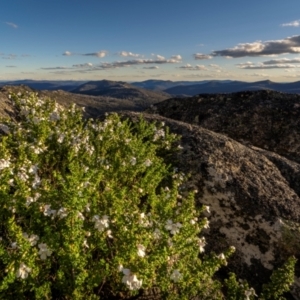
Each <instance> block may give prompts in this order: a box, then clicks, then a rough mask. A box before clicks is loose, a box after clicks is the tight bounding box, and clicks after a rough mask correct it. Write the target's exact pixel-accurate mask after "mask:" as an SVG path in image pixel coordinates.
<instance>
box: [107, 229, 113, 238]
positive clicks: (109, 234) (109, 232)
mask: <svg viewBox="0 0 300 300" xmlns="http://www.w3.org/2000/svg"><path fill="white" fill-rule="evenodd" d="M106 235H107V236H108V237H109V238H110V239H112V238H113V236H112V234H111V230H107V231H106Z"/></svg>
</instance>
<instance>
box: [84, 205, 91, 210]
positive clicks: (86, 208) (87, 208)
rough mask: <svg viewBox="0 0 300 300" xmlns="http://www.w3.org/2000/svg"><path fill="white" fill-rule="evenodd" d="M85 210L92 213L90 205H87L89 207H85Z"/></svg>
mask: <svg viewBox="0 0 300 300" xmlns="http://www.w3.org/2000/svg"><path fill="white" fill-rule="evenodd" d="M85 210H86V211H87V212H90V211H91V208H90V204H87V205H86V206H85Z"/></svg>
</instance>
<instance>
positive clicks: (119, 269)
mask: <svg viewBox="0 0 300 300" xmlns="http://www.w3.org/2000/svg"><path fill="white" fill-rule="evenodd" d="M118 271H119V272H122V271H123V265H122V264H121V265H118Z"/></svg>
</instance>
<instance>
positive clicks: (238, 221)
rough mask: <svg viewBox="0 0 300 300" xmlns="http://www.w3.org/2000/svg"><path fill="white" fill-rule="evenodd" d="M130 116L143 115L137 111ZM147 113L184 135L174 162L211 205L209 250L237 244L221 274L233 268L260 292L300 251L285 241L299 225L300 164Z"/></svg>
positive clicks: (201, 201)
mask: <svg viewBox="0 0 300 300" xmlns="http://www.w3.org/2000/svg"><path fill="white" fill-rule="evenodd" d="M125 115H126V116H127V117H130V118H131V119H132V120H138V118H139V114H137V113H126V114H125ZM144 117H145V118H146V120H149V121H153V120H157V121H163V122H165V124H166V125H167V126H169V127H170V129H171V131H172V132H175V133H178V134H180V135H182V139H181V146H182V147H183V149H182V150H181V151H180V152H179V153H178V154H177V156H176V157H174V160H176V161H177V162H178V164H179V169H180V170H181V171H183V172H185V173H186V174H190V175H191V176H190V179H189V182H188V185H189V186H190V188H191V189H197V190H198V193H197V194H196V202H197V204H199V205H200V204H205V205H208V206H210V211H211V214H210V217H209V220H210V228H208V229H205V230H204V232H203V233H204V235H205V237H206V239H207V244H208V245H207V246H206V251H207V252H210V251H214V252H216V253H221V252H222V251H224V249H226V248H228V247H229V246H231V245H233V246H235V247H236V253H235V254H234V255H233V256H232V258H231V259H230V261H229V263H228V266H227V269H226V270H224V272H222V271H221V272H220V276H224V275H225V274H226V273H227V272H228V271H234V272H235V273H236V274H237V276H238V278H241V279H247V280H248V281H249V283H250V284H251V285H252V286H254V287H255V289H256V290H257V291H259V290H260V289H261V286H262V284H263V283H265V282H268V280H269V277H270V275H271V273H272V270H273V269H274V268H277V267H278V266H280V265H282V263H283V262H284V261H285V260H286V259H287V257H289V256H290V255H293V254H296V253H294V252H293V249H292V247H291V246H290V245H288V244H286V243H285V241H284V239H283V232H284V228H286V227H288V228H290V227H289V226H294V225H295V226H296V225H297V224H298V223H300V199H299V196H298V195H297V192H299V190H297V192H296V191H295V190H296V189H294V188H293V186H295V184H294V185H293V181H294V182H295V181H296V180H297V178H298V179H300V178H299V177H300V174H299V170H300V166H299V165H298V164H297V163H295V162H292V161H289V160H288V159H286V158H282V157H281V156H279V155H277V154H275V153H272V152H269V151H266V150H262V149H259V148H257V147H252V148H253V149H252V148H251V146H250V145H249V146H245V145H242V144H241V143H239V142H237V141H235V140H233V139H231V138H229V137H227V136H225V135H222V134H219V133H215V132H212V131H210V130H207V129H204V128H201V127H199V126H195V125H190V124H187V123H184V122H180V121H176V120H171V119H168V118H164V117H161V116H158V115H148V114H144ZM287 224H289V225H287ZM299 275H300V272H299V267H298V269H297V276H298V277H299ZM298 285H299V282H298ZM296 288H297V286H296V285H295V289H296ZM298 288H299V286H298ZM297 293H298V295H300V293H299V290H298V291H295V293H294V295H297ZM295 297H296V296H295ZM291 299H292V298H291ZM295 299H299V297H298V298H297V297H296V298H295Z"/></svg>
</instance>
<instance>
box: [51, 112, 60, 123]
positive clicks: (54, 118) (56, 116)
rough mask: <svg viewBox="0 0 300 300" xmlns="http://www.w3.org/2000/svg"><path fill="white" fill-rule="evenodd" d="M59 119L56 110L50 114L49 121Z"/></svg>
mask: <svg viewBox="0 0 300 300" xmlns="http://www.w3.org/2000/svg"><path fill="white" fill-rule="evenodd" d="M59 119H60V115H59V113H58V112H57V111H53V112H52V113H51V115H50V121H58V120H59Z"/></svg>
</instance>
